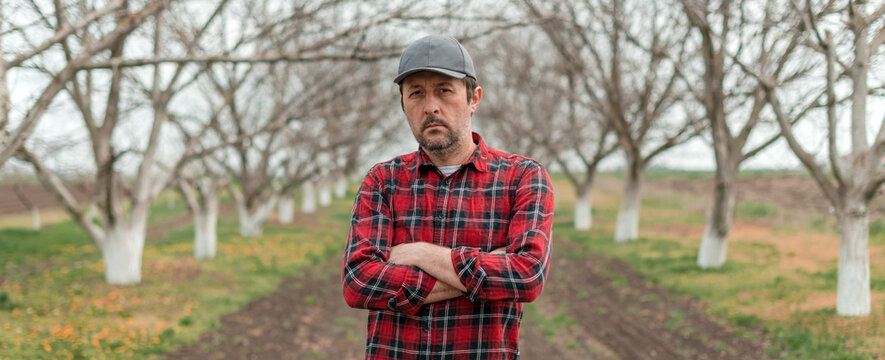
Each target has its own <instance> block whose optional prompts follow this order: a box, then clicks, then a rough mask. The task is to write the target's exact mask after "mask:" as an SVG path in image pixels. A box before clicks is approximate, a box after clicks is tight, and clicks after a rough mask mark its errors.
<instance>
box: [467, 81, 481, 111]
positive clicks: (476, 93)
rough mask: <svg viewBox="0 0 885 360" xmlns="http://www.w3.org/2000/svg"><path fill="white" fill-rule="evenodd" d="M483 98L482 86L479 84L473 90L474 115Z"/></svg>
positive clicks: (471, 106) (472, 108)
mask: <svg viewBox="0 0 885 360" xmlns="http://www.w3.org/2000/svg"><path fill="white" fill-rule="evenodd" d="M481 100H482V88H481V87H479V86H477V87H476V89H474V90H473V101H471V102H470V115H473V113H474V112H476V108H477V107H479V102H480V101H481Z"/></svg>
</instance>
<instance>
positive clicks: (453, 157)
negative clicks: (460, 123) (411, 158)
mask: <svg viewBox="0 0 885 360" xmlns="http://www.w3.org/2000/svg"><path fill="white" fill-rule="evenodd" d="M459 145H461V146H458V147H457V148H455V149H444V150H437V151H427V150H426V149H425V150H424V153H426V154H427V157H429V158H430V162H432V163H433V165H436V166H453V165H461V164H463V163H464V162H465V161H467V159H469V158H470V156H471V155H473V153H474V151H475V150H476V146H477V145H476V144H474V143H473V136H471V137H470V138H468V139H467V140H466V141H462V142H461V144H459ZM447 150H448V151H447Z"/></svg>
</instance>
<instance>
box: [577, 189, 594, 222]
mask: <svg viewBox="0 0 885 360" xmlns="http://www.w3.org/2000/svg"><path fill="white" fill-rule="evenodd" d="M592 203H593V199H592V198H591V195H590V187H589V186H587V187H586V188H584V189H578V196H577V202H576V203H575V229H576V230H590V228H591V227H592V226H593V210H592V207H591V205H592Z"/></svg>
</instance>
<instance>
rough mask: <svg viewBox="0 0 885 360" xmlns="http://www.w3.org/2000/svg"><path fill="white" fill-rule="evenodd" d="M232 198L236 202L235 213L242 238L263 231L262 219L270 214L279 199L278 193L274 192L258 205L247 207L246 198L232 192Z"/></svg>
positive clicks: (259, 233) (256, 234)
mask: <svg viewBox="0 0 885 360" xmlns="http://www.w3.org/2000/svg"><path fill="white" fill-rule="evenodd" d="M234 194H235V195H234V200H236V203H237V215H238V217H239V222H240V236H242V237H244V238H250V237H256V236H261V234H262V233H263V229H262V227H263V225H264V221H265V220H267V217H268V216H270V213H271V211H273V209H274V208H276V206H277V203H278V202H279V201H280V194H279V193H274V194H273V195H271V196H270V198H269V199H267V200H265V201H264V202H263V203H261V204H260V205H253V207H252V208H249V207H248V206H247V205H246V204H247V202H246V200H245V199H244V198H243V197H242V196H241V195H236V194H237V193H234Z"/></svg>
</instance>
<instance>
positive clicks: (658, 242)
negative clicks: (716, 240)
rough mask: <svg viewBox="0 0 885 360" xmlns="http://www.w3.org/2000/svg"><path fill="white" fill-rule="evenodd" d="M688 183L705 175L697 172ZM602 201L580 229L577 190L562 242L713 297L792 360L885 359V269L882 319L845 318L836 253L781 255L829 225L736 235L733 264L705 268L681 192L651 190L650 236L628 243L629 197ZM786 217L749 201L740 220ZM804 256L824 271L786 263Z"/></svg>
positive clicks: (646, 207) (644, 223)
mask: <svg viewBox="0 0 885 360" xmlns="http://www.w3.org/2000/svg"><path fill="white" fill-rule="evenodd" d="M688 178H689V179H693V178H696V176H695V175H694V174H690V175H688ZM686 181H688V179H686ZM555 186H556V188H557V190H561V191H565V192H567V191H570V187H569V185H568V184H567V183H559V184H555ZM646 188H650V187H646ZM613 192H614V193H615V194H612V193H613ZM648 193H651V194H648ZM668 196H669V198H668ZM593 199H594V219H593V223H594V227H593V229H592V230H591V231H590V232H589V233H588V232H578V231H575V230H574V229H573V222H572V219H571V216H572V213H571V212H572V209H571V208H572V207H573V206H574V202H573V201H571V198H570V196H569V194H560V195H559V197H558V198H557V204H556V205H557V209H556V214H557V215H556V217H557V218H556V220H555V224H554V233H555V234H556V235H557V240H560V241H562V240H566V241H571V242H574V243H577V244H581V245H583V246H582V247H581V248H582V249H583V251H585V252H587V253H589V252H593V253H602V254H604V255H607V256H610V257H615V258H619V259H623V260H626V261H628V262H629V263H630V264H632V266H633V267H634V268H635V269H637V270H638V271H639V272H641V273H643V274H644V275H645V276H646V277H647V278H649V279H650V281H652V282H654V283H657V284H659V285H661V286H663V287H666V288H670V289H673V290H675V291H677V292H679V293H683V294H689V295H692V296H694V297H697V298H700V299H703V300H705V302H707V303H708V304H709V307H708V311H709V312H710V313H712V314H714V315H716V316H719V317H722V318H725V319H728V321H729V322H730V323H731V324H732V325H735V326H737V327H739V328H740V327H755V328H759V327H761V328H763V329H765V330H766V331H767V332H768V334H769V335H768V336H770V337H771V339H772V340H773V341H774V342H775V343H776V345H777V346H775V347H773V350H772V351H774V352H775V355H779V356H782V357H783V358H785V359H861V358H862V359H867V358H871V357H873V355H875V354H882V353H885V306H883V304H882V302H881V301H878V302H877V301H876V299H880V300H881V299H882V297H881V296H882V295H883V292H885V291H883V288H885V264H883V263H882V262H877V261H875V260H873V261H872V262H871V273H872V284H871V287H872V289H873V292H874V297H873V305H872V307H873V310H872V314H871V315H870V316H867V317H864V318H845V317H840V316H837V315H836V313H835V292H836V279H837V276H836V275H837V274H836V269H837V261H835V258H833V256H835V255H834V254H833V256H830V258H832V259H830V258H827V259H824V260H817V261H813V260H815V259H814V258H813V257H810V256H808V254H807V253H806V250H805V249H803V248H802V247H799V248H797V249H794V250H791V251H790V252H789V253H785V254H782V253H781V250H780V249H781V247H782V246H783V242H784V241H786V240H788V238H800V239H801V238H803V237H807V238H809V239H810V238H811V236H810V234H812V233H819V232H821V230H820V229H816V228H815V227H814V226H808V227H807V228H801V227H800V228H794V227H786V226H785V227H772V228H769V229H768V230H766V231H768V235H765V236H761V239H756V240H753V241H748V240H738V241H736V240H735V239H732V241H731V244H730V246H729V253H728V256H729V260H728V262H727V263H726V264H725V266H723V267H722V268H721V269H715V270H702V269H699V268H698V267H697V265H696V263H695V261H696V256H697V249H698V246H699V243H700V234H702V229H703V221H701V222H700V223H698V220H697V218H698V216H699V214H698V213H697V212H696V211H691V210H687V209H686V207H685V206H683V205H684V203H685V200H684V199H683V198H682V197H680V196H679V195H674V194H670V195H660V194H657V193H655V192H654V191H647V192H646V193H645V194H644V199H643V203H642V209H641V219H640V239H638V240H637V241H633V242H629V243H626V244H615V243H614V241H613V240H612V234H613V232H614V223H615V217H616V215H615V214H616V209H617V207H618V201H619V199H618V196H617V192H616V191H612V190H611V189H595V190H594V193H593ZM612 209H615V210H612ZM799 210H801V209H799ZM785 211H788V210H787V209H779V208H778V207H777V206H776V205H773V204H768V203H752V202H745V203H741V204H738V206H737V210H736V214H737V217H738V218H743V219H748V220H747V221H753V219H758V218H771V217H772V215H774V214H778V213H781V212H785ZM872 224H873V225H872V226H871V239H870V246H871V248H873V247H876V246H878V247H879V248H880V249H881V248H882V247H883V245H885V230H883V229H885V222H881V220H879V221H873V223H872ZM738 226H740V225H736V227H738ZM686 227H689V228H693V229H694V232H693V233H694V234H697V235H696V236H694V235H686V233H685V232H684V231H683V232H679V231H676V230H673V229H684V228H686ZM827 231H828V232H832V233H831V236H830V238H828V239H827V240H826V241H837V240H836V238H835V236H836V235H835V231H834V229H831V228H828V230H827ZM817 235H818V237H819V236H820V235H819V234H817ZM809 241H810V240H809ZM806 245H815V244H809V243H806ZM806 247H808V248H811V247H812V246H806ZM570 256H580V255H579V254H578V255H576V254H570ZM796 258H799V259H803V258H806V260H805V263H808V264H805V263H803V264H805V265H806V266H808V267H811V268H816V270H807V269H803V268H801V267H800V268H798V269H797V268H793V267H790V266H789V265H784V264H782V262H783V261H784V259H796ZM871 260H872V259H871ZM809 264H810V265H809ZM876 292H878V297H877V294H876ZM831 299H832V302H830V300H831ZM668 325H672V326H674V327H675V326H677V325H678V324H676V323H673V324H668ZM739 332H741V333H750V332H747V331H745V330H739Z"/></svg>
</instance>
